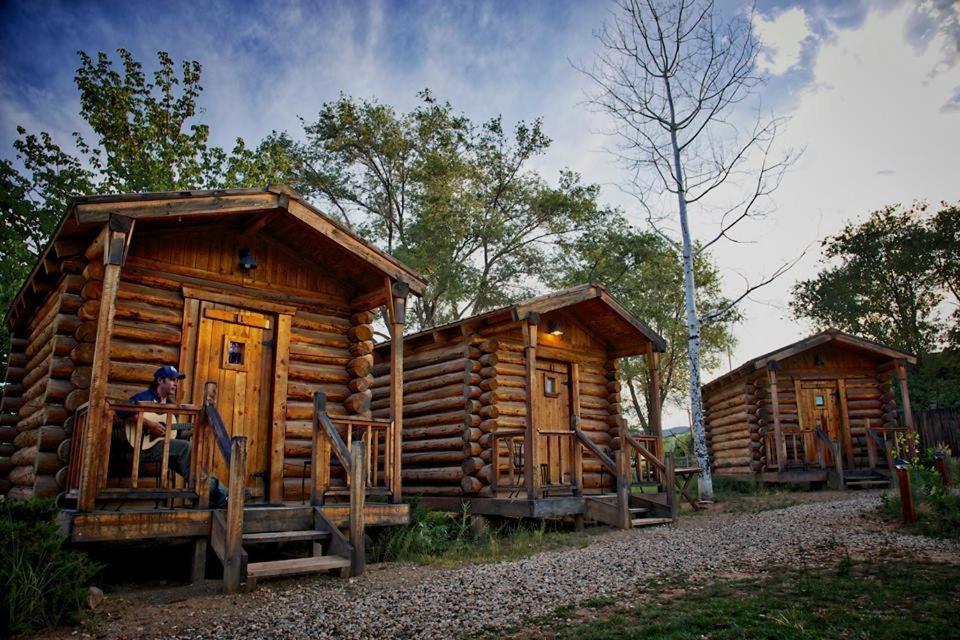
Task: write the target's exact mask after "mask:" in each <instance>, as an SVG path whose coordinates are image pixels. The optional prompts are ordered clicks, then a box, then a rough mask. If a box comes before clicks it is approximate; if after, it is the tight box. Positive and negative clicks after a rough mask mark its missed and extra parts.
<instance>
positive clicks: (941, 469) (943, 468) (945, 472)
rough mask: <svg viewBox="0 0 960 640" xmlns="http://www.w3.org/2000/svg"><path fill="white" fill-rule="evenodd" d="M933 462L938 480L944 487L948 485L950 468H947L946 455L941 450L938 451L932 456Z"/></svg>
mask: <svg viewBox="0 0 960 640" xmlns="http://www.w3.org/2000/svg"><path fill="white" fill-rule="evenodd" d="M933 463H934V465H935V466H936V467H937V473H939V474H940V482H941V483H942V484H943V488H944V489H946V488H947V487H949V486H950V469H949V468H947V456H946V455H945V454H944V453H943V452H942V451H938V452H937V453H935V454H934V456H933Z"/></svg>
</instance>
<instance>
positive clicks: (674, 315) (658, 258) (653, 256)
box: [553, 219, 739, 433]
mask: <svg viewBox="0 0 960 640" xmlns="http://www.w3.org/2000/svg"><path fill="white" fill-rule="evenodd" d="M562 247H563V250H562V251H560V252H559V258H558V263H557V270H558V277H557V278H556V279H555V280H554V281H553V284H554V285H555V286H570V285H573V284H576V283H579V282H602V283H604V285H605V286H606V287H607V289H608V290H609V291H610V292H611V293H612V294H613V295H614V296H616V297H617V299H618V300H620V301H621V302H622V303H623V304H624V305H625V306H626V307H627V308H628V309H630V311H632V312H633V313H635V314H636V315H637V317H639V318H642V319H643V320H644V321H645V322H647V323H648V324H649V325H650V326H651V328H653V330H654V331H656V332H657V333H659V334H660V335H661V336H663V337H664V339H666V341H667V351H666V353H664V354H663V356H662V358H661V361H660V377H661V387H660V403H659V406H661V407H663V406H665V405H666V404H667V403H673V404H675V405H677V406H682V405H684V404H685V398H686V394H687V392H688V390H689V386H690V378H689V371H690V369H689V367H688V366H687V362H688V359H689V357H688V353H687V346H688V343H687V340H686V336H687V333H686V332H687V324H686V320H685V318H686V312H685V307H684V301H683V298H682V297H681V296H675V295H670V294H669V292H674V291H679V290H680V289H681V288H682V287H683V264H682V262H681V260H680V256H679V255H678V254H677V252H676V251H675V250H674V248H673V247H672V246H670V244H669V243H668V242H667V241H665V240H664V239H663V238H662V237H660V236H659V235H657V234H656V233H653V232H650V231H646V232H645V231H640V230H638V229H635V228H633V227H631V226H630V225H629V223H627V221H626V220H623V219H617V220H614V221H612V224H610V225H609V226H607V227H605V228H602V229H595V230H593V231H591V232H590V233H587V234H584V235H582V236H580V237H578V238H576V239H575V240H574V241H572V242H566V243H563V244H562ZM694 275H695V277H696V281H697V304H698V306H699V308H701V309H707V310H711V311H712V310H715V309H720V308H723V307H726V306H727V303H728V302H729V301H728V300H727V299H726V298H724V297H723V295H722V293H721V291H720V284H721V282H720V274H719V272H718V271H717V268H716V267H715V266H714V265H713V264H712V263H711V262H710V261H709V258H708V256H707V255H706V254H698V255H697V258H696V260H695V261H694ZM738 320H739V315H738V314H737V312H736V311H735V310H730V311H728V312H727V313H726V314H724V315H723V316H721V317H718V318H717V320H716V321H714V322H711V323H709V324H707V325H705V326H704V327H703V331H702V333H701V350H700V358H701V362H702V363H703V364H704V366H707V367H709V368H715V367H717V366H719V365H720V358H721V356H722V355H723V354H724V353H727V352H728V350H729V349H730V348H732V347H733V344H734V337H733V334H732V328H733V325H734V323H736V322H737V321H738ZM621 373H622V375H623V379H624V382H625V383H626V387H627V391H628V392H629V394H630V401H631V405H632V407H633V412H634V413H635V415H636V416H637V420H638V422H639V424H640V427H641V428H642V430H643V431H644V432H647V433H649V432H650V427H649V424H650V423H649V407H650V406H651V403H650V399H649V398H648V397H647V395H646V393H645V392H646V390H647V389H649V383H650V377H649V371H648V369H647V364H646V358H643V357H639V358H627V359H625V360H624V361H623V363H622V364H621Z"/></svg>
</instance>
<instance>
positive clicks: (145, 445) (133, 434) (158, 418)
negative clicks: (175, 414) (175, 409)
mask: <svg viewBox="0 0 960 640" xmlns="http://www.w3.org/2000/svg"><path fill="white" fill-rule="evenodd" d="M143 419H144V420H152V421H154V422H159V423H161V424H163V425H166V427H167V429H173V430H174V431H186V430H187V429H190V428H192V427H193V423H192V422H183V423H177V424H173V425H168V424H167V422H166V421H167V416H166V414H162V413H153V412H152V411H145V412H144V413H143ZM124 429H125V430H126V433H127V442H129V443H130V446H131V447H132V446H133V444H134V442H135V441H136V438H137V417H136V416H131V417H130V418H129V419H128V420H127V421H126V425H125V426H124ZM163 440H164V437H163V436H155V435H153V434H152V433H150V432H149V431H147V429H146V427H144V429H143V440H141V441H140V450H141V451H146V450H147V449H151V448H153V447H154V446H155V445H157V444H158V443H160V442H163Z"/></svg>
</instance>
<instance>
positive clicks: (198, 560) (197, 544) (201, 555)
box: [190, 538, 207, 584]
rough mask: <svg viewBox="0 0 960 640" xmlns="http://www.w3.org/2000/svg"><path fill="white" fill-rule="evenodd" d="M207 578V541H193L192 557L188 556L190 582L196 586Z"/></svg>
mask: <svg viewBox="0 0 960 640" xmlns="http://www.w3.org/2000/svg"><path fill="white" fill-rule="evenodd" d="M206 577H207V539H206V538H197V539H196V540H194V541H193V555H191V556H190V582H191V583H192V584H196V583H198V582H202V581H203V579H204V578H206Z"/></svg>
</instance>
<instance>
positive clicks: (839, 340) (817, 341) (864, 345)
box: [703, 329, 917, 392]
mask: <svg viewBox="0 0 960 640" xmlns="http://www.w3.org/2000/svg"><path fill="white" fill-rule="evenodd" d="M828 344H836V345H838V346H842V347H845V348H848V349H852V350H855V351H861V352H865V353H868V354H871V355H873V356H876V357H879V358H887V359H890V360H904V361H906V362H907V363H908V364H916V363H917V358H916V356H913V355H911V354H909V353H906V352H904V351H899V350H897V349H894V348H893V347H889V346H887V345H884V344H880V343H879V342H873V341H872V340H867V339H866V338H861V337H859V336H855V335H853V334H850V333H845V332H843V331H840V330H838V329H827V330H825V331H821V332H820V333H816V334H814V335H812V336H809V337H807V338H804V339H802V340H798V341H797V342H794V343H791V344H788V345H786V346H783V347H780V348H779V349H775V350H774V351H771V352H769V353H765V354H763V355H761V356H757V357H756V358H753V359H751V360H748V361H747V362H745V363H744V364H742V365H740V366H739V367H737V368H736V369H734V370H732V371H730V372H728V373H725V374H723V375H721V376H720V377H718V378H716V379H714V380H711V381H710V382H708V383H707V384H705V385H703V391H704V392H708V391H710V390H713V389H716V388H718V387H721V386H723V385H725V384H729V383H731V382H733V381H735V380H736V379H738V378H740V377H743V376H745V375H748V374H750V373H751V372H753V371H756V370H759V369H764V368H766V367H767V366H768V365H771V364H773V363H778V362H781V361H783V360H786V359H787V358H791V357H793V356H796V355H798V354H801V353H804V352H805V351H809V350H810V349H814V348H817V347H822V346H825V345H828Z"/></svg>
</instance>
